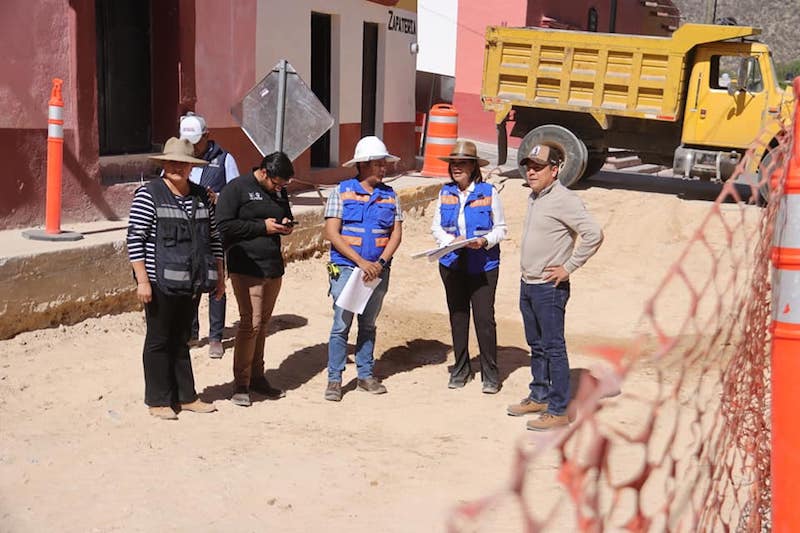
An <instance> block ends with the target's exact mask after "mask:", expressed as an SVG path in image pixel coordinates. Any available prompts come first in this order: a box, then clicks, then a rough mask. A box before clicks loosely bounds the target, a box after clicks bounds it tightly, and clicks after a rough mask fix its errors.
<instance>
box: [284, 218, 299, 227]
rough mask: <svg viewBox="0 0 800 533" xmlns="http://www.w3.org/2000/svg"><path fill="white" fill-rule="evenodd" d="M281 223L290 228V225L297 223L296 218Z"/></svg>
mask: <svg viewBox="0 0 800 533" xmlns="http://www.w3.org/2000/svg"><path fill="white" fill-rule="evenodd" d="M283 225H284V226H287V227H290V228H291V227H293V226H296V225H297V221H296V220H289V221H287V222H285V223H284V224H283Z"/></svg>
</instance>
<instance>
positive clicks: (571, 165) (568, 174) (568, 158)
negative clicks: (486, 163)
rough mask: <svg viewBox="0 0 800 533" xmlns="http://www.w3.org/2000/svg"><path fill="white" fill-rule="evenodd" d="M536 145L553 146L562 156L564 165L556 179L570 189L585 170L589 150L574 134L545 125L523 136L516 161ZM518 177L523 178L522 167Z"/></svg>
mask: <svg viewBox="0 0 800 533" xmlns="http://www.w3.org/2000/svg"><path fill="white" fill-rule="evenodd" d="M537 144H546V145H549V146H555V147H556V148H558V149H559V150H561V152H562V153H563V154H564V163H563V164H562V165H561V170H560V171H559V172H558V179H559V181H560V182H561V183H562V184H563V185H564V186H565V187H571V186H573V185H575V184H576V183H578V180H580V179H581V177H582V176H583V173H584V171H585V170H586V162H587V160H588V158H589V150H587V148H586V145H585V144H583V142H582V141H581V140H580V139H578V138H577V137H576V136H575V134H574V133H572V132H571V131H569V130H568V129H567V128H565V127H563V126H556V125H555V124H546V125H544V126H539V127H538V128H534V129H532V130H531V131H529V132H528V133H527V135H525V137H524V138H523V139H522V142H521V143H520V145H519V150H518V151H517V153H518V154H519V155H518V158H517V161H519V160H520V159H523V158H524V157H525V156H526V155H527V154H528V153H530V151H531V148H533V147H534V146H536V145H537ZM519 173H520V176H522V177H525V173H526V169H525V167H524V166H523V165H520V167H519Z"/></svg>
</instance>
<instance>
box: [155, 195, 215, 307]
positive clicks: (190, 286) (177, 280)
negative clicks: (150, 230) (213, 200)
mask: <svg viewBox="0 0 800 533" xmlns="http://www.w3.org/2000/svg"><path fill="white" fill-rule="evenodd" d="M145 186H146V187H147V190H148V191H149V192H150V195H151V196H152V197H153V203H154V204H155V208H156V231H155V248H156V257H155V259H156V261H155V264H156V282H157V284H158V288H159V289H160V290H161V291H162V292H164V293H166V294H171V295H197V294H200V293H203V292H209V291H211V290H213V289H214V288H215V287H216V285H217V279H218V272H217V262H216V259H215V258H214V255H213V254H212V253H211V219H210V213H209V210H208V205H209V201H208V195H207V194H206V191H205V190H204V189H203V188H202V187H200V186H199V185H196V184H194V183H191V182H190V183H189V196H191V197H192V215H191V217H190V216H189V215H188V214H187V213H186V211H184V209H183V208H182V207H181V205H180V204H179V203H178V201H177V200H176V199H175V196H174V195H173V194H172V191H170V190H169V188H168V187H167V184H166V183H164V180H163V179H155V180H153V181H151V182H149V183H148V184H147V185H145ZM151 239H152V237H151ZM151 242H152V241H151Z"/></svg>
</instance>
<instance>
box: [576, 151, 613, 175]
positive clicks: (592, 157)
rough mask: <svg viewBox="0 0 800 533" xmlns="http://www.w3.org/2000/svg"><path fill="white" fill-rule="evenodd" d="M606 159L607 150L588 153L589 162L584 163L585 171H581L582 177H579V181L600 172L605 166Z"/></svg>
mask: <svg viewBox="0 0 800 533" xmlns="http://www.w3.org/2000/svg"><path fill="white" fill-rule="evenodd" d="M607 158H608V150H603V151H600V152H594V151H592V152H589V160H588V161H587V162H586V169H585V170H584V171H583V176H581V179H586V178H589V177H591V176H594V175H595V174H597V173H598V172H600V169H601V168H603V165H605V164H606V159H607Z"/></svg>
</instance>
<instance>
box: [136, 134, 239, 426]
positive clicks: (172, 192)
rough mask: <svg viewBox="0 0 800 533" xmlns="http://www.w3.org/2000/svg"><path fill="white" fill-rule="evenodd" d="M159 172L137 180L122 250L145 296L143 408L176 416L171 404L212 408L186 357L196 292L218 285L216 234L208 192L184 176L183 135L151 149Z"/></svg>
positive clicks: (221, 286) (187, 164)
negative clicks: (158, 151)
mask: <svg viewBox="0 0 800 533" xmlns="http://www.w3.org/2000/svg"><path fill="white" fill-rule="evenodd" d="M151 159H154V160H156V161H158V162H160V163H161V164H162V165H163V167H164V173H163V175H162V176H161V177H159V178H157V179H155V180H152V181H151V182H149V183H147V184H146V185H144V186H142V187H140V188H139V189H138V190H137V191H136V193H135V195H134V198H133V203H132V204H131V211H130V217H129V223H128V258H129V259H130V261H131V266H132V267H133V272H134V276H135V278H136V282H137V289H136V294H137V296H138V298H139V301H140V302H142V303H143V304H144V309H145V317H146V322H147V334H146V336H145V341H144V349H143V355H142V358H143V363H144V381H145V404H147V405H148V407H149V411H150V414H151V415H153V416H155V417H157V418H162V419H167V420H175V419H177V418H178V417H177V414H176V411H181V410H183V411H193V412H197V413H211V412H213V411H215V410H216V408H215V407H214V406H213V405H212V404H209V403H206V402H203V401H201V400H200V399H198V397H197V392H196V391H195V387H194V376H193V374H192V362H191V359H190V357H189V346H188V341H189V337H190V335H191V327H192V317H193V316H194V308H195V300H196V299H197V298H199V296H200V294H202V293H203V292H208V291H209V290H211V289H214V290H215V291H216V297H217V299H219V298H221V297H222V295H223V294H224V293H225V277H224V272H223V262H222V242H221V240H220V236H219V231H218V230H217V228H216V225H215V222H214V205H213V200H210V199H209V196H208V194H207V193H206V191H205V190H203V188H202V187H200V186H198V185H195V184H193V183H191V182H189V172H190V171H191V169H192V166H194V165H205V164H206V162H205V161H204V160H202V159H197V158H195V157H193V150H192V145H191V143H190V142H189V141H187V140H185V139H183V140H179V139H176V138H174V137H173V138H171V139H169V140H168V141H167V142H166V144H165V146H164V153H163V154H161V155H158V156H153V157H152V158H151Z"/></svg>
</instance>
